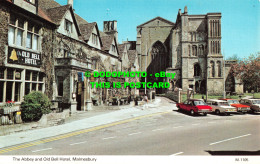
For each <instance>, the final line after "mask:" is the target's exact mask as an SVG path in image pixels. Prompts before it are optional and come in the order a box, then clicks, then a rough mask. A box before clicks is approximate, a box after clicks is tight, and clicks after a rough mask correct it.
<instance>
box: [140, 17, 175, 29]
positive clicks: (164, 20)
mask: <svg viewBox="0 0 260 164" xmlns="http://www.w3.org/2000/svg"><path fill="white" fill-rule="evenodd" d="M156 19H159V20H161V21H163V22H165V23H168V24H169V25H172V26H174V24H175V23H173V22H171V21H169V20H167V19H164V18H162V17H156V18H153V19H151V20H149V21H147V22H145V23H143V24H141V25H139V26H137V27H142V26H144V25H146V24H148V23H150V22H152V21H154V20H156Z"/></svg>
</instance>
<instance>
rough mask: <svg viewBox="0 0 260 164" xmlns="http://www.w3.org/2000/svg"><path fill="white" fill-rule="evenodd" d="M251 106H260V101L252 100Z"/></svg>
mask: <svg viewBox="0 0 260 164" xmlns="http://www.w3.org/2000/svg"><path fill="white" fill-rule="evenodd" d="M252 103H253V104H260V100H252Z"/></svg>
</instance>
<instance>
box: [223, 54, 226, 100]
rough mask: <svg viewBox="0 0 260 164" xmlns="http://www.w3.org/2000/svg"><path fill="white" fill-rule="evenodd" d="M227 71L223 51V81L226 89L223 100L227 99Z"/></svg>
mask: <svg viewBox="0 0 260 164" xmlns="http://www.w3.org/2000/svg"><path fill="white" fill-rule="evenodd" d="M225 77H226V69H225V56H224V50H223V80H224V89H223V98H224V99H225V98H226V80H225Z"/></svg>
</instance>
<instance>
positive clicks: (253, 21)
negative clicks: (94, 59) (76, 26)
mask: <svg viewBox="0 0 260 164" xmlns="http://www.w3.org/2000/svg"><path fill="white" fill-rule="evenodd" d="M56 1H57V2H58V3H60V4H62V5H65V4H66V3H67V0H56ZM185 5H187V7H188V14H206V13H208V12H221V13H222V52H223V51H224V54H225V57H226V58H227V57H229V56H232V55H234V54H236V55H238V56H239V57H242V58H243V57H246V56H248V55H250V54H252V53H256V52H259V51H260V20H259V19H260V0H74V9H75V12H76V13H77V14H78V15H80V16H81V17H83V18H84V19H85V20H87V21H88V22H97V23H98V27H99V29H100V30H102V31H103V21H106V20H117V26H118V38H119V42H120V43H121V42H122V40H126V39H127V38H128V39H129V40H136V26H138V25H140V24H142V23H144V22H146V21H148V20H150V19H153V18H154V17H157V16H160V17H163V18H165V19H168V20H170V21H172V22H175V20H176V16H177V13H178V10H179V9H182V12H183V10H184V7H185Z"/></svg>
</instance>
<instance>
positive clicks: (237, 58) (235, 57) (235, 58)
mask: <svg viewBox="0 0 260 164" xmlns="http://www.w3.org/2000/svg"><path fill="white" fill-rule="evenodd" d="M226 60H236V61H237V62H238V63H239V62H240V61H241V58H240V57H238V56H237V54H234V55H232V56H230V57H228V58H227V59H226Z"/></svg>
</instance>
